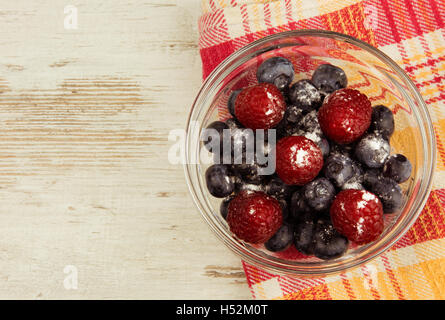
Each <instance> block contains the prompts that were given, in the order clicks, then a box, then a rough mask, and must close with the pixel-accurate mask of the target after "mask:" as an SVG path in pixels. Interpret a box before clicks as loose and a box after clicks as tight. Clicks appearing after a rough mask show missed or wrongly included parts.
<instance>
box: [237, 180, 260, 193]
mask: <svg viewBox="0 0 445 320" xmlns="http://www.w3.org/2000/svg"><path fill="white" fill-rule="evenodd" d="M235 191H236V192H240V191H261V192H265V188H264V186H263V185H262V184H253V183H247V182H244V181H242V180H241V181H240V180H238V179H236V185H235Z"/></svg>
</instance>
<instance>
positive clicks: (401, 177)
mask: <svg viewBox="0 0 445 320" xmlns="http://www.w3.org/2000/svg"><path fill="white" fill-rule="evenodd" d="M412 169H413V166H412V165H411V162H409V160H408V159H407V158H406V157H405V156H404V155H403V154H394V155H392V156H390V157H389V158H388V160H386V162H385V164H384V165H383V172H382V173H383V175H384V176H385V177H388V178H391V179H393V180H394V181H395V182H397V183H402V182H405V181H406V180H408V178H409V177H410V176H411V171H412Z"/></svg>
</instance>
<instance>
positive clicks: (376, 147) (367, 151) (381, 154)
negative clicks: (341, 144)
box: [355, 133, 391, 168]
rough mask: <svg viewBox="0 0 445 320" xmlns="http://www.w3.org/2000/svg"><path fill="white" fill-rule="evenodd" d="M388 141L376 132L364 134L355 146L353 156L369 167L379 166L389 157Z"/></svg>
mask: <svg viewBox="0 0 445 320" xmlns="http://www.w3.org/2000/svg"><path fill="white" fill-rule="evenodd" d="M390 151H391V150H390V146H389V142H388V140H387V139H386V138H384V137H383V136H382V135H380V134H378V133H370V134H366V135H365V136H364V137H363V138H362V139H361V140H360V141H359V143H358V144H357V146H356V147H355V156H356V157H357V159H358V160H360V162H361V163H363V164H365V165H367V166H368V167H369V168H380V167H382V166H383V164H384V163H385V161H386V159H388V157H389V152H390Z"/></svg>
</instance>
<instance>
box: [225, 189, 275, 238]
mask: <svg viewBox="0 0 445 320" xmlns="http://www.w3.org/2000/svg"><path fill="white" fill-rule="evenodd" d="M282 222H283V215H282V212H281V206H280V203H279V202H278V201H277V200H276V199H274V198H272V197H270V196H268V195H267V194H265V193H264V192H260V191H256V192H255V191H254V192H252V191H241V192H240V193H239V194H238V195H236V196H235V198H233V200H232V201H231V202H230V204H229V209H228V214H227V223H228V224H229V227H230V231H232V232H233V233H234V234H235V235H236V236H237V237H238V238H239V239H241V240H244V241H246V242H250V243H265V242H266V241H267V240H269V239H270V238H271V237H272V236H273V235H274V234H275V233H276V232H277V231H278V229H279V228H280V227H281V225H282Z"/></svg>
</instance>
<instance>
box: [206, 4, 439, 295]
mask: <svg viewBox="0 0 445 320" xmlns="http://www.w3.org/2000/svg"><path fill="white" fill-rule="evenodd" d="M202 8H203V14H202V16H201V18H200V19H199V31H200V41H199V49H200V54H201V57H202V62H203V76H204V78H205V77H207V75H208V74H209V73H210V72H211V71H212V70H213V69H214V68H215V67H216V66H217V65H218V64H219V63H220V62H221V61H222V60H223V59H224V58H226V57H227V56H228V55H230V54H231V53H232V52H234V51H236V50H237V49H239V48H241V47H243V46H244V45H246V44H247V43H249V42H252V41H254V40H257V39H259V38H262V37H264V36H266V35H269V34H273V33H276V32H280V31H285V30H295V29H325V30H332V31H337V32H340V33H345V34H349V35H351V36H353V37H356V38H358V39H361V40H363V41H366V42H368V43H369V44H371V45H373V46H375V47H378V48H379V49H380V50H382V51H383V52H385V53H386V54H388V55H389V56H390V57H391V58H392V59H394V60H395V61H396V62H397V63H398V64H399V65H400V66H402V67H403V68H404V69H405V71H406V72H407V74H408V75H409V76H410V77H411V79H413V81H414V82H415V84H416V85H417V87H418V88H419V90H420V92H421V94H422V95H423V97H424V99H425V101H426V103H427V105H428V107H429V111H430V114H431V117H432V120H433V123H434V127H435V133H436V138H437V148H438V150H437V165H436V172H435V178H434V184H433V191H432V192H431V195H430V197H429V199H428V201H427V204H426V206H425V208H424V210H423V212H422V213H421V215H420V217H419V219H418V220H417V221H416V223H415V224H414V225H413V227H412V228H411V229H410V230H409V232H408V233H407V234H406V235H405V236H404V237H403V238H402V239H401V240H400V241H399V242H398V243H397V244H396V245H395V246H394V247H392V248H391V249H390V250H389V251H387V252H386V253H384V254H382V255H381V256H380V257H378V258H376V259H374V260H373V261H371V262H369V263H367V264H366V265H364V266H362V267H358V268H355V269H353V270H351V271H348V272H345V273H342V274H339V275H334V276H328V277H319V278H292V277H284V276H278V275H274V274H271V273H269V272H266V271H264V270H260V269H258V268H257V267H254V266H252V265H249V264H247V263H245V262H243V264H244V269H245V272H246V276H247V282H248V285H249V287H250V289H251V292H252V295H253V297H254V298H256V299H310V300H313V299H445V211H444V206H445V147H444V145H445V27H444V23H445V2H443V0H414V1H413V0H368V1H357V0H343V1H337V0H294V1H292V0H203V2H202ZM363 80H364V81H366V79H363Z"/></svg>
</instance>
